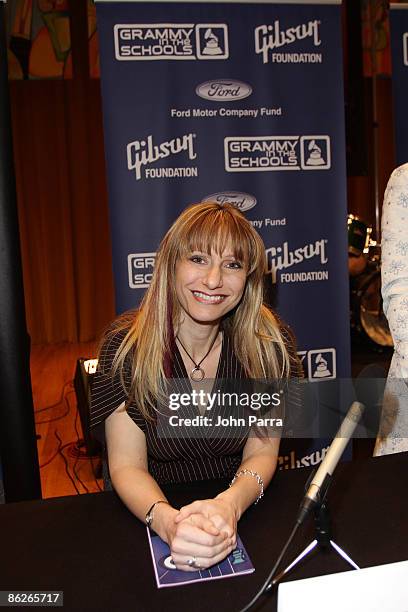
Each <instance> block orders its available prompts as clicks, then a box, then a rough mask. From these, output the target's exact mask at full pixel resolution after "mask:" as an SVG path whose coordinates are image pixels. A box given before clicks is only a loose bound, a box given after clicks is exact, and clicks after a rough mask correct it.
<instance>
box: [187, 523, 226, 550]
mask: <svg viewBox="0 0 408 612" xmlns="http://www.w3.org/2000/svg"><path fill="white" fill-rule="evenodd" d="M175 538H181V539H183V540H185V541H187V542H190V543H192V544H201V545H202V546H215V545H216V544H220V543H221V542H224V540H225V534H224V533H221V532H219V533H218V535H213V534H211V533H208V532H207V531H204V529H201V528H200V527H197V526H196V525H192V524H191V523H190V521H182V522H181V523H180V524H179V525H177V529H176V533H175Z"/></svg>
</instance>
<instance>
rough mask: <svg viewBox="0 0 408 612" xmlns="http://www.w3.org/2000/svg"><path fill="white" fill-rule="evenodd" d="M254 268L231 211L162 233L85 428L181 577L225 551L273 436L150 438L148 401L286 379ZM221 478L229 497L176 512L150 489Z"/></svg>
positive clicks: (252, 242)
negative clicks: (220, 384) (101, 444)
mask: <svg viewBox="0 0 408 612" xmlns="http://www.w3.org/2000/svg"><path fill="white" fill-rule="evenodd" d="M264 273H265V249H264V245H263V242H262V240H261V238H260V237H259V235H258V234H257V233H256V231H255V230H254V229H253V228H252V226H251V224H250V223H249V222H248V221H247V220H246V219H245V217H244V216H243V215H242V214H241V213H240V212H239V211H238V210H237V209H236V208H234V207H233V206H231V205H229V204H225V205H223V206H221V205H219V204H216V203H203V204H195V205H192V206H190V207H189V208H187V209H186V210H185V211H184V212H183V213H182V214H181V215H180V217H179V218H178V219H177V220H176V221H175V223H174V224H173V226H172V227H171V228H170V230H169V231H168V232H167V234H166V236H165V237H164V239H163V241H162V243H161V245H160V248H159V251H158V253H157V258H156V265H155V271H154V274H153V278H152V282H151V285H150V287H149V289H148V290H147V291H146V294H145V296H144V299H143V302H142V304H141V306H140V308H139V310H138V311H137V312H136V314H134V313H133V314H131V315H130V317H129V315H128V316H127V317H125V318H122V319H120V320H119V323H118V324H117V325H116V326H115V327H114V328H113V329H112V330H110V332H109V333H108V334H107V336H106V338H105V342H104V344H103V347H102V350H101V354H100V366H99V371H98V374H97V376H96V378H95V380H94V385H93V402H92V404H93V407H92V425H93V426H95V427H99V429H100V428H101V427H102V426H103V422H104V421H105V434H106V443H107V451H108V461H109V472H110V477H111V479H112V483H113V486H114V488H115V490H116V491H117V493H118V494H119V496H120V497H121V498H122V500H123V501H124V503H125V504H126V505H127V507H128V508H129V509H130V510H131V512H133V513H134V514H135V515H136V516H137V517H138V518H139V519H141V520H142V521H145V522H146V523H147V524H149V525H151V527H152V528H153V529H154V531H156V533H158V535H159V536H160V537H161V538H162V539H163V540H164V541H166V542H167V543H168V544H169V546H170V549H171V554H172V557H173V560H174V562H175V564H176V566H177V567H178V568H179V569H182V570H186V571H195V570H196V569H197V568H198V567H209V566H211V565H213V564H215V563H218V562H219V561H221V560H222V559H223V558H224V557H226V556H227V555H228V554H229V553H230V552H231V551H232V550H233V549H234V547H235V544H236V533H237V522H238V520H239V518H240V517H241V515H242V513H243V512H244V511H245V510H246V509H247V508H248V506H249V505H251V504H252V503H254V502H256V501H258V500H259V499H260V498H261V497H262V495H263V490H264V488H265V487H266V486H267V485H268V484H269V482H270V480H271V478H272V476H273V474H274V472H275V469H276V463H277V455H278V448H279V438H278V437H276V436H275V437H272V438H270V437H266V436H263V437H262V436H259V435H258V436H248V435H247V432H246V434H245V435H243V436H242V437H239V436H231V435H229V432H228V431H227V429H228V428H226V430H225V436H224V435H221V436H220V431H219V430H218V431H217V435H214V436H213V437H211V435H210V436H209V437H204V438H203V437H202V436H201V437H200V436H199V435H197V436H193V435H191V437H190V436H189V434H188V433H187V435H185V436H184V437H182V436H180V437H179V438H177V439H174V437H173V438H172V437H164V436H160V435H158V428H157V423H158V418H160V417H161V409H160V408H158V406H163V405H166V399H165V398H166V391H167V390H168V389H167V385H168V382H169V381H171V383H172V387H173V388H177V389H178V390H179V391H180V392H182V391H187V392H188V391H190V392H191V391H192V390H194V389H198V388H201V389H202V388H203V386H204V387H205V383H206V382H207V381H209V380H213V379H216V380H220V379H223V380H225V379H246V378H251V379H261V378H268V379H271V378H273V379H286V378H288V376H289V372H290V357H289V354H288V350H287V346H286V344H287V341H286V339H285V338H284V336H283V333H282V329H281V327H280V324H279V322H278V320H277V318H276V316H275V315H274V314H273V313H272V312H271V311H270V310H269V309H268V308H267V307H266V306H264V305H263V302H262V296H263V278H264ZM174 386H175V387H174ZM200 408H201V410H200ZM206 408H207V410H208V406H207V407H206V406H205V405H201V406H199V407H198V408H197V407H196V409H195V414H196V415H201V416H203V415H204V413H205V412H206ZM193 414H194V411H193ZM190 415H191V412H190ZM221 477H224V478H225V477H233V482H232V484H231V486H230V487H229V488H228V489H227V490H225V491H223V492H222V493H221V494H220V495H217V497H216V498H215V499H209V500H201V501H196V502H193V503H192V504H190V505H188V506H185V507H184V508H182V509H181V511H180V512H179V511H178V510H176V509H175V508H173V507H172V506H171V505H170V504H169V503H168V502H167V500H166V497H165V495H164V494H163V492H162V491H161V489H160V484H165V483H171V482H189V481H192V480H202V479H208V478H221Z"/></svg>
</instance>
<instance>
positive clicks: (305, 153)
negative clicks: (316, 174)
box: [300, 136, 331, 170]
mask: <svg viewBox="0 0 408 612" xmlns="http://www.w3.org/2000/svg"><path fill="white" fill-rule="evenodd" d="M300 162H301V164H300V165H301V168H302V170H328V169H329V168H330V167H331V155H330V138H329V136H302V137H301V139H300Z"/></svg>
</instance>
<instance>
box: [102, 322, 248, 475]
mask: <svg viewBox="0 0 408 612" xmlns="http://www.w3.org/2000/svg"><path fill="white" fill-rule="evenodd" d="M124 335H125V332H123V331H122V332H118V333H116V334H115V335H113V336H112V337H110V339H109V340H108V341H107V342H105V345H104V346H103V348H102V351H101V355H100V361H99V366H98V369H97V372H96V374H95V377H94V380H93V385H92V402H91V427H92V428H95V429H94V433H95V435H96V437H97V438H99V439H100V440H101V441H102V442H104V421H105V419H106V418H107V417H108V416H109V415H110V414H111V413H112V412H113V411H114V410H115V409H116V408H118V406H120V404H122V403H123V402H124V401H126V400H127V394H126V391H125V389H124V388H123V385H122V383H121V380H120V375H119V374H117V375H115V376H113V377H112V376H109V371H110V369H111V364H112V360H113V358H114V355H115V353H116V351H117V349H118V347H119V345H120V343H121V341H122V340H123V338H124ZM107 373H108V374H107ZM245 378H246V376H245V372H244V369H243V367H242V365H241V364H240V363H239V362H238V360H237V358H236V357H235V355H234V352H233V350H232V341H231V339H230V338H229V336H228V335H227V334H226V333H225V332H224V333H223V342H222V349H221V354H220V360H219V363H218V370H217V374H216V381H218V380H221V379H223V380H225V379H229V380H231V379H235V380H236V379H245ZM130 380H131V377H130V369H127V370H126V368H125V370H124V383H125V387H126V388H127V389H129V388H130ZM171 385H172V391H173V392H179V393H189V392H191V386H190V383H189V378H188V376H187V372H186V370H185V367H184V363H183V360H182V358H181V355H180V353H179V351H178V349H177V347H176V350H175V353H174V360H173V376H172V380H171ZM214 388H215V386H214ZM159 412H161V409H160V411H159ZM128 414H129V416H130V418H131V419H132V420H133V421H134V422H135V423H136V425H138V426H139V427H140V429H142V431H143V432H144V434H145V436H146V445H147V454H148V468H149V472H150V474H151V475H152V476H153V477H154V479H155V480H156V481H157V482H158V483H159V484H168V483H176V482H191V481H194V480H206V479H214V478H231V477H232V476H233V475H234V474H235V472H236V471H237V468H238V467H239V465H240V463H241V458H242V450H243V447H244V445H245V442H246V439H247V433H248V430H247V428H245V427H243V428H242V429H241V430H240V429H239V428H238V429H237V428H234V434H233V435H228V432H227V431H226V430H225V429H224V430H223V433H222V435H221V430H219V428H218V429H217V430H215V429H213V430H212V431H211V428H210V429H209V428H208V427H206V428H205V431H201V432H200V431H199V428H187V427H185V428H184V429H183V428H181V429H180V430H179V429H177V430H176V432H177V437H175V436H174V431H175V430H174V428H172V429H173V435H171V434H170V435H166V432H167V433H168V432H169V428H168V427H167V429H166V428H165V427H164V429H163V428H160V426H159V427H158V425H157V422H150V421H148V420H146V419H145V418H144V417H143V416H142V414H141V413H140V411H139V409H138V407H137V406H136V404H135V402H132V403H131V404H130V406H129V407H128ZM195 415H199V412H198V408H195V407H193V406H188V407H186V408H180V410H179V411H178V416H185V417H186V416H188V417H192V416H195ZM159 419H160V417H159ZM163 431H164V433H163Z"/></svg>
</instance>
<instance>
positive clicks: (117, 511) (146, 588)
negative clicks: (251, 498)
mask: <svg viewBox="0 0 408 612" xmlns="http://www.w3.org/2000/svg"><path fill="white" fill-rule="evenodd" d="M407 468H408V453H401V454H398V455H389V456H386V457H380V458H376V459H369V460H367V461H362V462H351V463H344V464H342V465H340V466H339V467H338V469H337V471H336V473H335V477H334V479H333V482H332V485H331V488H330V491H329V507H330V511H331V516H332V527H333V539H334V540H335V541H336V542H337V543H338V544H339V545H340V546H341V547H342V548H343V549H344V550H345V551H346V552H347V553H348V554H349V555H350V556H351V558H352V559H353V560H354V561H355V562H356V563H357V564H358V565H359V566H360V567H368V566H372V565H377V564H381V563H387V562H393V561H402V560H405V559H408V521H407V517H408V487H407V484H408V470H407ZM308 474H309V470H308V469H303V470H294V471H292V470H289V471H283V472H279V473H278V474H276V476H275V478H274V480H273V482H272V484H271V485H270V487H269V488H268V490H267V491H266V493H265V497H264V499H263V500H262V501H261V502H260V503H259V504H258V505H257V506H253V507H251V508H250V509H249V510H248V511H247V512H246V514H245V515H244V516H243V518H242V519H241V521H240V523H239V534H240V536H241V538H242V540H243V542H244V544H245V546H246V548H247V551H248V553H249V555H250V557H251V559H252V562H253V564H254V566H255V568H256V571H255V573H254V574H251V575H248V576H239V577H235V578H228V579H225V580H215V581H210V582H204V583H201V584H192V585H186V586H180V587H174V588H166V589H160V590H158V589H157V588H156V584H155V578H154V573H153V567H152V560H151V556H150V551H149V547H148V541H147V537H146V530H145V527H144V526H143V525H142V524H141V523H140V522H139V521H138V520H137V519H136V518H135V517H134V516H133V515H132V514H131V513H130V512H129V511H128V510H127V509H126V508H125V507H124V506H123V504H122V503H121V501H120V500H119V499H118V498H117V496H116V495H115V494H114V493H111V492H110V493H99V494H89V495H81V496H76V497H62V498H55V499H49V500H44V501H36V502H22V503H17V504H6V505H5V506H0V532H1V535H0V542H1V549H0V550H1V552H0V558H1V561H2V562H1V563H0V590H35V591H38V590H40V591H41V590H44V589H46V590H63V591H64V610H66V611H68V610H69V611H71V610H75V611H78V612H82V611H87V610H98V611H105V610H107V611H111V610H112V611H114V612H117V611H118V612H121V611H129V610H135V611H141V610H147V611H151V610H166V611H167V610H178V611H182V612H183V611H185V610H190V609H191V608H193V609H194V610H195V611H197V612H198V611H199V610H208V609H210V610H211V609H214V610H234V611H235V610H239V609H240V608H242V607H243V606H244V604H245V603H247V602H248V601H249V600H250V599H251V598H252V596H253V595H254V593H255V592H256V591H257V590H258V588H259V587H260V585H261V584H262V583H263V582H264V580H265V578H266V576H267V574H268V572H269V570H270V569H271V567H272V565H273V563H274V561H275V560H276V558H277V556H278V554H279V552H280V549H281V547H282V546H283V544H284V543H285V541H286V539H287V537H288V535H289V532H290V530H291V527H292V525H293V521H294V519H295V516H296V514H297V510H298V507H299V503H300V500H301V498H302V495H303V491H304V484H305V481H306V479H307V477H308ZM224 487H225V483H222V482H220V481H218V482H200V483H194V484H191V485H189V486H186V485H183V486H171V487H166V493H167V494H168V495H169V499H170V500H171V501H172V502H173V503H174V504H175V505H176V506H178V505H182V504H185V503H188V502H189V501H191V500H193V499H197V498H205V497H210V496H214V495H215V494H216V493H217V492H219V491H220V490H222V488H224ZM312 539H314V527H313V521H312V520H309V521H308V522H307V524H306V525H305V526H304V527H302V529H301V532H300V533H299V534H298V535H297V536H296V539H295V541H294V542H293V544H292V546H291V548H290V549H289V551H288V554H287V561H289V560H292V559H293V557H294V556H296V555H297V554H298V553H299V552H300V551H301V550H302V549H303V548H304V547H305V546H306V544H308V543H309V542H310V541H311V540H312ZM346 569H348V566H347V564H346V563H345V561H344V560H342V559H341V558H339V557H338V556H337V555H336V554H335V553H334V552H322V551H319V552H316V553H313V554H312V556H310V557H309V558H307V559H306V560H305V561H304V562H303V563H302V566H301V567H299V568H298V569H295V570H294V571H293V572H292V573H291V575H290V577H288V578H286V579H287V580H289V579H297V578H304V577H308V576H315V575H321V574H325V573H331V572H337V571H343V570H346ZM261 601H262V605H261V606H258V607H257V609H262V610H275V609H276V594H273V595H270V596H268V597H263V598H262V600H261ZM296 612H297V611H296Z"/></svg>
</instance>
